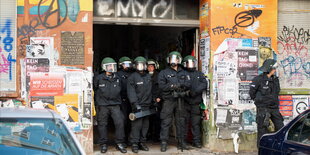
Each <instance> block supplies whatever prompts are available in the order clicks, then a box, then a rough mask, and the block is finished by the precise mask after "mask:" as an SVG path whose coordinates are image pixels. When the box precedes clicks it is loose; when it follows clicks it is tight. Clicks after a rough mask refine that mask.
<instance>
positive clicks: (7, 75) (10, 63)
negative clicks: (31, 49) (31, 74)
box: [0, 0, 17, 97]
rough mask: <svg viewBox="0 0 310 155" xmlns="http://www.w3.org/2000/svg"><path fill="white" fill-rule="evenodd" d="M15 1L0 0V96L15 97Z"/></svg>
mask: <svg viewBox="0 0 310 155" xmlns="http://www.w3.org/2000/svg"><path fill="white" fill-rule="evenodd" d="M15 6H16V1H9V2H7V1H5V0H0V97H2V96H15V97H16V95H17V94H16V90H17V86H16V82H17V74H16V37H15V36H16V7H15Z"/></svg>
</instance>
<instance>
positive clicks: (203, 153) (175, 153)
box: [94, 143, 257, 155]
mask: <svg viewBox="0 0 310 155" xmlns="http://www.w3.org/2000/svg"><path fill="white" fill-rule="evenodd" d="M94 146H95V148H94V155H101V154H103V153H101V152H100V147H99V145H94ZM147 146H148V147H149V149H150V150H149V151H141V150H139V152H138V153H137V154H141V155H257V152H239V153H238V154H237V153H234V152H210V151H209V150H207V149H206V148H201V149H198V148H193V147H192V149H190V150H184V151H183V152H181V150H178V149H177V148H176V145H175V144H171V145H168V150H167V151H166V152H160V144H159V143H151V144H150V143H147ZM105 154H106V155H136V153H133V152H132V151H131V147H127V153H126V154H123V153H121V152H120V151H118V150H116V148H115V146H114V145H109V148H108V152H107V153H105Z"/></svg>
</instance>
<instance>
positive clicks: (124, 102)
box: [116, 69, 132, 136]
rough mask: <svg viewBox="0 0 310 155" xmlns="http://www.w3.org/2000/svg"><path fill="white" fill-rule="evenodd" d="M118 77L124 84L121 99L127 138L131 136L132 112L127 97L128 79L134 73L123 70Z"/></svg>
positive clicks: (118, 73)
mask: <svg viewBox="0 0 310 155" xmlns="http://www.w3.org/2000/svg"><path fill="white" fill-rule="evenodd" d="M116 74H117V76H118V77H119V78H120V80H121V84H122V89H121V98H122V104H121V110H122V112H123V114H124V117H125V120H124V121H125V122H124V123H125V134H126V136H127V135H128V134H129V132H130V120H129V118H128V116H129V113H130V112H131V106H130V103H129V101H128V97H127V79H128V77H129V76H130V75H131V74H132V72H131V71H130V70H128V71H125V70H123V69H121V70H120V71H118V72H117V73H116Z"/></svg>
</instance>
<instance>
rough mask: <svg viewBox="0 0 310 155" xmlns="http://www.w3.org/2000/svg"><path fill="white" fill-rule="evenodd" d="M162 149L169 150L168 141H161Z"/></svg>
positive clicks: (162, 150)
mask: <svg viewBox="0 0 310 155" xmlns="http://www.w3.org/2000/svg"><path fill="white" fill-rule="evenodd" d="M160 151H161V152H166V151H167V142H166V141H161V143H160Z"/></svg>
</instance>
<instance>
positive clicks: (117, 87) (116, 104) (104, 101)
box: [94, 57, 127, 153]
mask: <svg viewBox="0 0 310 155" xmlns="http://www.w3.org/2000/svg"><path fill="white" fill-rule="evenodd" d="M101 67H102V70H103V71H104V72H103V73H101V74H99V75H98V76H97V77H96V78H95V80H94V90H95V92H96V96H95V98H96V104H97V105H96V106H97V107H98V110H99V111H98V114H97V115H98V130H99V135H100V140H99V143H100V145H101V152H102V153H105V152H107V150H108V146H107V142H108V135H107V134H108V131H107V125H108V118H109V116H111V117H112V119H113V121H114V125H115V143H116V148H117V149H118V150H120V151H121V152H122V153H126V152H127V151H126V148H125V147H124V145H123V143H124V141H125V134H124V116H123V114H122V112H121V110H120V105H121V103H122V102H121V95H120V92H121V82H120V79H119V78H118V77H117V76H116V75H115V74H114V73H115V72H116V71H117V64H116V62H115V61H114V60H113V59H112V58H110V57H106V58H104V59H103V60H102V62H101Z"/></svg>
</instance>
